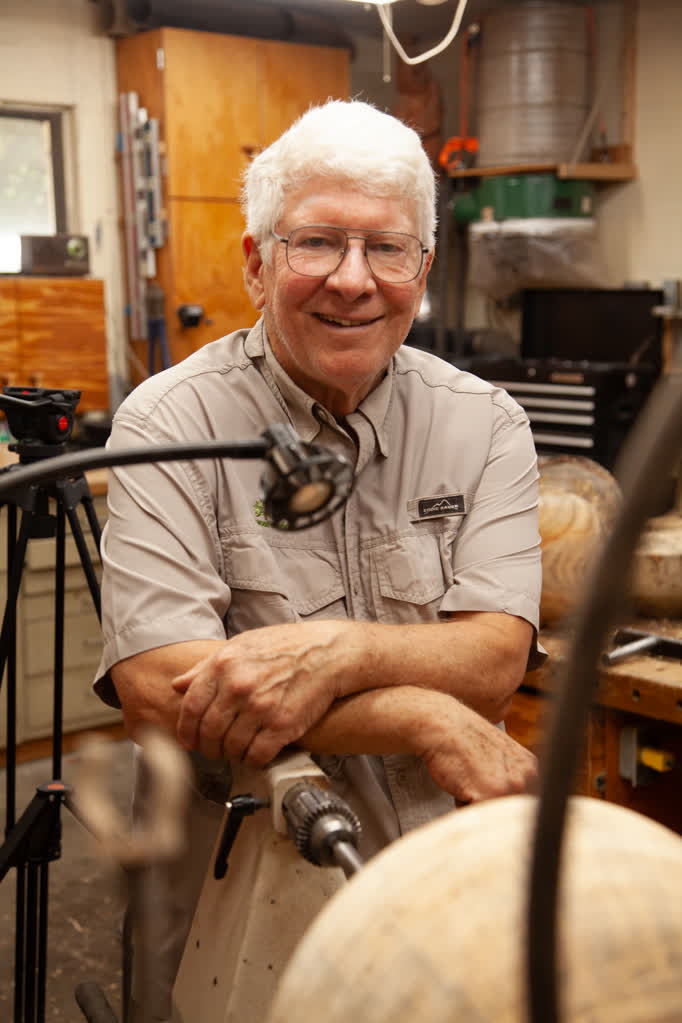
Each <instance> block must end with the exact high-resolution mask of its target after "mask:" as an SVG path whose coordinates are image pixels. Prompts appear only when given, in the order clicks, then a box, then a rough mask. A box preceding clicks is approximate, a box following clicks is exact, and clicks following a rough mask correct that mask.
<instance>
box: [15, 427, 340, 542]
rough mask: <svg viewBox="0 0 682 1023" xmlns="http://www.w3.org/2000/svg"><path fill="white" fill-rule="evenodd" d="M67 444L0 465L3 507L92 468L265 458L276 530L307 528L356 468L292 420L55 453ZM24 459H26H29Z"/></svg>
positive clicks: (266, 500) (25, 451)
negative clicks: (238, 431) (250, 434)
mask: <svg viewBox="0 0 682 1023" xmlns="http://www.w3.org/2000/svg"><path fill="white" fill-rule="evenodd" d="M55 447H56V448H57V450H60V449H62V450H63V445H57V444H53V443H50V444H45V443H41V444H38V445H36V446H35V450H33V449H32V448H31V446H30V445H27V446H26V447H25V446H24V445H23V444H22V443H19V444H16V445H15V444H11V445H10V450H11V451H12V450H18V451H19V454H20V461H19V463H18V464H14V465H9V466H6V467H5V468H4V469H0V506H1V505H3V504H6V503H7V501H8V499H15V498H16V497H17V495H18V494H20V493H22V492H24V491H26V490H27V489H28V488H29V487H30V486H38V485H42V484H45V483H50V482H54V481H55V480H58V479H64V478H68V477H70V476H75V475H78V474H80V473H83V472H85V471H87V470H88V469H105V468H109V467H111V466H115V465H139V464H143V463H146V462H177V461H187V460H189V459H202V458H235V459H238V458H260V459H264V460H265V461H266V462H267V463H268V465H267V467H266V471H265V472H264V474H263V476H262V478H261V489H262V491H263V506H264V508H265V512H266V514H267V516H268V518H270V519H271V521H272V524H273V526H274V527H275V528H276V529H306V528H308V527H309V526H313V525H315V524H316V523H318V522H322V521H323V520H324V519H326V518H329V516H330V515H332V514H333V513H334V512H335V511H336V509H337V508H339V507H340V506H341V505H342V504H343V503H344V501H346V500H347V499H348V496H349V494H350V491H351V488H352V485H353V467H352V465H351V464H350V462H349V461H348V459H346V458H344V457H343V455H337V454H334V453H333V452H331V451H327V449H326V448H322V447H319V446H318V445H315V444H306V443H305V442H304V441H302V440H301V439H300V438H299V437H298V436H297V435H296V433H295V432H294V430H293V429H292V428H291V426H289V425H288V424H283V423H276V424H274V425H273V426H270V427H269V428H268V429H267V430H265V432H264V433H263V434H262V435H261V438H260V440H251V441H241V442H236V443H235V442H227V441H205V442H203V443H194V444H193V443H186V444H185V443H182V444H159V445H145V446H144V447H138V448H126V449H124V450H122V451H111V450H110V449H109V448H91V449H90V450H86V451H72V452H68V453H66V454H57V455H54V456H53V455H51V449H52V448H55ZM24 458H25V459H26V460H25V461H24Z"/></svg>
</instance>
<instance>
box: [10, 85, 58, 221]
mask: <svg viewBox="0 0 682 1023" xmlns="http://www.w3.org/2000/svg"><path fill="white" fill-rule="evenodd" d="M0 117H13V118H17V119H18V120H23V121H29V120H30V121H46V122H47V123H48V124H49V126H50V155H51V158H52V188H53V190H54V215H55V232H56V234H66V233H68V230H69V226H68V215H67V201H66V167H65V163H64V157H65V154H64V111H62V110H55V109H54V108H53V109H50V110H48V109H47V108H43V109H41V108H39V107H30V108H29V107H17V106H5V105H4V104H0Z"/></svg>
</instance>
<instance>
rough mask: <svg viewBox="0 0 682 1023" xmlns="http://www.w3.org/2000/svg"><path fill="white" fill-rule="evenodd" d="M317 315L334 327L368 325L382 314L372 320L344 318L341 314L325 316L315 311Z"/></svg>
mask: <svg viewBox="0 0 682 1023" xmlns="http://www.w3.org/2000/svg"><path fill="white" fill-rule="evenodd" d="M315 316H316V318H317V319H318V320H320V321H321V322H322V323H329V324H331V325H332V326H333V327H368V326H369V325H370V324H372V323H376V322H377V320H380V319H381V317H380V316H375V317H374V318H373V319H371V320H343V319H341V317H339V316H325V315H324V313H315Z"/></svg>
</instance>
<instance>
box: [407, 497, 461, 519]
mask: <svg viewBox="0 0 682 1023" xmlns="http://www.w3.org/2000/svg"><path fill="white" fill-rule="evenodd" d="M417 510H418V512H419V518H420V519H430V518H434V517H435V516H437V515H462V514H463V513H464V495H463V494H448V495H447V496H445V497H426V498H424V499H423V500H421V501H419V502H418V504H417Z"/></svg>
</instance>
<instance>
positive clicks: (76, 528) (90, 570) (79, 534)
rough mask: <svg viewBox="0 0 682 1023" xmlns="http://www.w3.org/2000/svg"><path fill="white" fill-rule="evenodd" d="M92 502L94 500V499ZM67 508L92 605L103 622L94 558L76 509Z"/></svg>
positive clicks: (67, 506) (66, 506)
mask: <svg viewBox="0 0 682 1023" xmlns="http://www.w3.org/2000/svg"><path fill="white" fill-rule="evenodd" d="M85 500H86V498H83V502H85ZM90 500H92V498H91V499H90ZM58 503H59V502H58ZM65 508H66V514H67V515H68V517H69V525H70V526H71V532H72V534H73V538H74V540H75V541H76V548H77V549H78V556H79V558H80V561H81V565H82V566H83V572H84V573H85V578H86V580H87V583H88V589H89V590H90V596H91V597H92V603H93V604H94V607H95V611H96V612H97V617H98V618H99V620H100V621H101V620H102V604H101V598H100V593H99V583H98V581H97V575H96V574H95V569H94V567H93V564H92V558H91V557H90V551H89V550H88V545H87V543H86V542H85V537H84V536H83V530H82V528H81V523H80V519H79V518H78V512H77V511H76V509H75V508H73V507H70V506H69V505H65ZM86 513H87V505H86ZM93 514H94V509H93ZM89 519H90V517H89V516H88V521H89ZM95 522H97V519H96V518H95ZM98 531H99V529H98ZM93 535H94V534H93ZM100 538H101V537H100ZM96 539H97V538H96ZM97 549H98V550H99V539H97Z"/></svg>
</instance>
